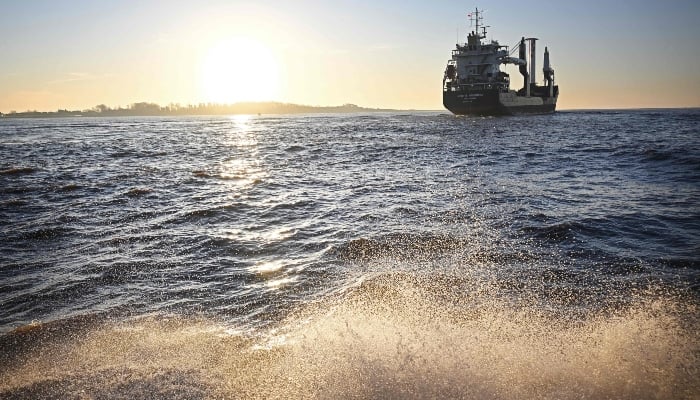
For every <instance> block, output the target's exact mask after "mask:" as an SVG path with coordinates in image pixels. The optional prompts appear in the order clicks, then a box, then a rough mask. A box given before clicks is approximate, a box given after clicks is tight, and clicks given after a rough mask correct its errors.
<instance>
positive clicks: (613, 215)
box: [0, 110, 700, 399]
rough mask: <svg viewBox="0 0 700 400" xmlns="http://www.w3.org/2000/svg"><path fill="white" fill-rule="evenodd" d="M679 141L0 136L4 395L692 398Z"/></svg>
mask: <svg viewBox="0 0 700 400" xmlns="http://www.w3.org/2000/svg"><path fill="white" fill-rule="evenodd" d="M699 122H700V111H699V110H663V111H659V110H637V111H604V112H603V111H601V112H598V111H590V112H585V111H580V112H558V113H556V114H554V115H545V116H531V117H513V118H456V117H453V116H451V115H447V114H444V113H402V114H369V115H354V114H352V115H307V116H257V117H256V116H252V117H249V116H236V117H207V118H200V117H197V118H115V119H107V118H104V119H89V118H69V119H30V120H9V119H6V120H0V223H1V225H2V241H1V243H0V265H1V267H0V333H3V336H0V356H2V357H0V358H2V359H4V360H5V362H3V363H2V364H1V365H0V398H37V397H42V398H83V397H85V398H123V397H134V396H136V397H142V396H144V395H145V393H153V396H155V397H158V398H187V399H191V398H232V397H242V398H289V397H292V398H426V397H428V398H476V399H478V398H513V399H515V398H535V397H538V398H557V399H559V398H584V397H587V398H603V397H605V398H697V397H698V396H700V382H699V379H698V376H700V370H699V369H700V368H699V365H700V363H699V361H698V357H699V356H700V345H699V343H700V340H699V339H700V337H699V336H700V335H699V334H698V328H699V324H698V311H697V310H698V308H697V307H698V304H699V302H698V300H699V299H700V296H699V291H698V289H699V288H700V200H699V199H700V128H699V126H700V125H699V124H698V123H699Z"/></svg>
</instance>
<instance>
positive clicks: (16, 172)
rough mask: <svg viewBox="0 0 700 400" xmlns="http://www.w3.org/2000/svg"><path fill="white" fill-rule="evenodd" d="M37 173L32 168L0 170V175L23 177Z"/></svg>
mask: <svg viewBox="0 0 700 400" xmlns="http://www.w3.org/2000/svg"><path fill="white" fill-rule="evenodd" d="M37 171H39V169H38V168H34V167H13V168H6V169H3V170H0V175H24V174H32V173H34V172H37Z"/></svg>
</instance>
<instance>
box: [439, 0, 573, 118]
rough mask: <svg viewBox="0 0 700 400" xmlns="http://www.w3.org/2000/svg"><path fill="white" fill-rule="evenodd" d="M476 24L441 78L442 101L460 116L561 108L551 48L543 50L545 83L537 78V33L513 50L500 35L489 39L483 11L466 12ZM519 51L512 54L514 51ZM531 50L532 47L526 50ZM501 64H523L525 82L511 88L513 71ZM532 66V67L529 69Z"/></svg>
mask: <svg viewBox="0 0 700 400" xmlns="http://www.w3.org/2000/svg"><path fill="white" fill-rule="evenodd" d="M467 16H468V17H469V19H470V21H471V22H472V25H475V26H476V29H475V30H473V31H471V32H470V33H469V34H468V36H467V42H466V43H463V44H459V43H458V44H457V48H456V49H455V50H452V58H451V59H450V60H449V61H448V62H447V68H446V69H445V75H444V77H443V79H442V103H443V105H444V106H445V108H447V109H448V110H450V111H451V112H452V113H454V114H457V115H517V114H545V113H552V112H554V110H555V109H556V107H557V98H558V97H559V86H557V85H555V84H554V68H552V66H551V64H550V62H549V49H547V47H545V49H544V64H543V68H542V72H543V73H544V85H538V84H537V81H536V78H535V73H536V69H535V56H536V49H535V43H536V41H537V40H538V39H537V38H533V37H531V38H525V37H522V39H521V40H520V44H519V45H517V46H514V48H513V49H512V51H509V46H502V45H500V44H499V43H498V41H496V40H491V41H490V42H487V41H486V28H488V27H487V26H484V24H483V11H480V10H479V9H478V8H477V9H476V11H474V12H473V13H469V14H467ZM516 50H517V51H518V56H517V57H513V55H514V53H515V51H516ZM528 50H529V51H528ZM502 64H515V65H518V66H519V71H520V74H521V75H522V76H523V87H522V88H520V89H519V90H517V91H516V90H511V88H510V76H509V75H508V74H507V73H505V72H503V71H501V65H502ZM528 67H529V69H528Z"/></svg>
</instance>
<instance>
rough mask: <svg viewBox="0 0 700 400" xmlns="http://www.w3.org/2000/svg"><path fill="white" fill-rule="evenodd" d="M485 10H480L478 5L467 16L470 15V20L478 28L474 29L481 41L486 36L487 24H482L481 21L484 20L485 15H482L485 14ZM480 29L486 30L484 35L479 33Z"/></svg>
mask: <svg viewBox="0 0 700 400" xmlns="http://www.w3.org/2000/svg"><path fill="white" fill-rule="evenodd" d="M483 12H484V10H481V11H479V8H478V7H477V8H476V9H474V12H473V13H469V14H468V15H467V16H468V17H469V21H470V22H472V23H473V24H474V25H476V29H475V30H474V33H476V36H477V37H478V38H479V41H481V39H485V38H486V28H487V27H486V26H483V27H482V26H481V22H482V21H483V20H484V16H483V15H481V14H483ZM479 29H483V31H484V36H481V35H480V34H479Z"/></svg>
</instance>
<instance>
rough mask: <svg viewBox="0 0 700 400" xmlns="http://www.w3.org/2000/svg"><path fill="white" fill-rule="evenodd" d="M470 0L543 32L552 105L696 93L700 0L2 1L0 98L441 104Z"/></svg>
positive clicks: (498, 28) (690, 99) (501, 30)
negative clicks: (551, 72)
mask: <svg viewBox="0 0 700 400" xmlns="http://www.w3.org/2000/svg"><path fill="white" fill-rule="evenodd" d="M475 7H479V8H480V9H484V10H485V13H484V16H485V23H486V25H488V26H490V28H488V39H489V40H490V39H494V40H498V41H499V42H500V44H502V45H511V46H512V45H514V44H515V43H516V42H517V41H518V40H519V39H520V37H522V36H526V37H537V38H539V41H538V55H537V58H538V68H539V69H540V70H541V65H542V62H541V58H542V52H543V51H544V46H547V47H548V48H549V51H550V55H551V61H552V64H553V67H554V69H555V71H556V75H555V78H556V82H557V84H558V85H559V87H560V96H559V102H558V108H559V109H578V108H585V109H600V108H648V107H652V108H653V107H700V52H699V51H698V50H697V47H698V46H697V41H698V39H700V28H699V26H700V24H698V23H697V18H698V17H699V16H700V1H697V0H688V1H686V0H670V1H656V0H654V1H651V0H626V1H624V2H610V1H599V0H588V1H566V0H563V1H557V2H545V1H539V0H532V1H529V2H526V1H514V0H499V1H488V2H487V1H481V2H471V1H451V0H445V1H440V0H435V1H411V0H403V1H398V0H397V1H394V0H334V1H325V0H323V1H322V0H294V1H290V0H286V1H283V0H255V1H248V0H227V1H224V0H210V1H208V0H201V1H196V2H195V1H179V0H168V1H165V0H163V1H156V0H151V1H149V0H139V1H131V0H124V1H118V2H117V1H103V0H90V1H83V0H74V1H63V0H53V1H38V0H36V1H35V0H26V1H14V0H0V112H3V113H7V112H10V111H27V110H39V111H55V110H57V109H59V108H61V109H69V110H75V109H81V110H82V109H88V108H92V107H94V106H96V105H98V104H106V105H108V106H112V107H117V106H127V105H129V104H131V103H135V102H143V101H146V102H155V103H159V104H162V105H166V104H170V103H180V104H183V105H184V104H195V103H200V102H224V103H227V102H235V101H265V100H270V101H281V102H290V103H297V104H305V105H341V104H344V103H353V104H357V105H360V106H364V107H377V108H395V109H424V110H439V109H442V92H441V87H442V77H443V73H444V70H445V65H446V62H447V60H448V59H449V57H450V54H451V51H452V49H453V48H454V47H455V43H456V42H457V41H458V40H459V42H464V41H465V40H466V34H467V32H468V31H469V30H470V25H469V21H468V20H467V13H468V12H470V11H473V10H474V8H475ZM505 71H506V72H508V73H510V74H511V80H512V83H511V86H512V87H514V88H517V87H518V86H520V85H521V82H522V78H520V75H519V74H518V72H517V68H515V67H513V66H508V67H507V68H505ZM538 75H541V71H539V72H538ZM538 80H540V81H541V80H542V77H541V76H539V77H538Z"/></svg>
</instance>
